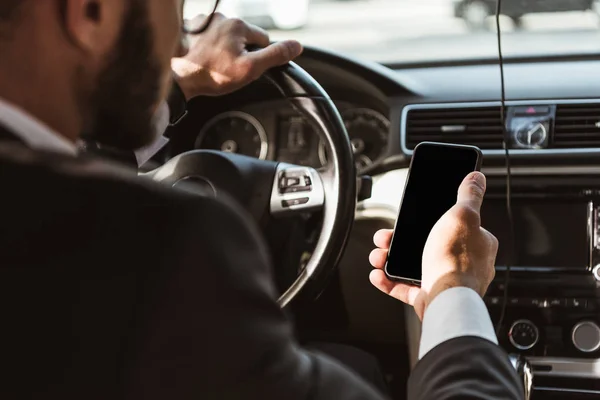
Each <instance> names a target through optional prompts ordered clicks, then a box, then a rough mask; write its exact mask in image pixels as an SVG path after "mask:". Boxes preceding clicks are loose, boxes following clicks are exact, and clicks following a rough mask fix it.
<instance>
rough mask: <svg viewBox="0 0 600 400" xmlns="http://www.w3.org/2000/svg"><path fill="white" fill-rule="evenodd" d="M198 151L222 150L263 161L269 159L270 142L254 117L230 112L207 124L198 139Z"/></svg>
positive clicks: (239, 112)
mask: <svg viewBox="0 0 600 400" xmlns="http://www.w3.org/2000/svg"><path fill="white" fill-rule="evenodd" d="M196 148H197V149H208V150H220V151H225V152H228V153H237V154H243V155H246V156H251V157H256V158H259V159H261V160H264V159H266V158H267V153H268V151H269V142H268V141H267V133H266V132H265V128H264V127H263V126H262V125H261V124H260V122H258V120H257V119H256V118H254V117H253V116H252V115H250V114H247V113H244V112H241V111H230V112H226V113H223V114H219V115H217V116H216V117H215V118H213V119H211V120H210V121H208V122H207V123H206V125H205V126H204V128H202V131H200V134H199V135H198V137H197V138H196Z"/></svg>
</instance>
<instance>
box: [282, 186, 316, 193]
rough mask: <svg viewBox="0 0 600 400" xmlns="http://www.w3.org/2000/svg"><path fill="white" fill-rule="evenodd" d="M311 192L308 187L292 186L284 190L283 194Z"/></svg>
mask: <svg viewBox="0 0 600 400" xmlns="http://www.w3.org/2000/svg"><path fill="white" fill-rule="evenodd" d="M311 190H312V189H311V187H310V186H292V187H287V188H284V189H283V193H298V192H310V191H311Z"/></svg>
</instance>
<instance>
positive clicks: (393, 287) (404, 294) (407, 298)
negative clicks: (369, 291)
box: [369, 269, 421, 306]
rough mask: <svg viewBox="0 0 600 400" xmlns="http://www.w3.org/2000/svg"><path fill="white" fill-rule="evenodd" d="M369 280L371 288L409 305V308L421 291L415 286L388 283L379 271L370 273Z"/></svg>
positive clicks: (375, 270) (383, 274)
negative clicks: (373, 287)
mask: <svg viewBox="0 0 600 400" xmlns="http://www.w3.org/2000/svg"><path fill="white" fill-rule="evenodd" d="M369 280H370V281H371V283H372V284H373V286H375V287H376V288H377V289H379V290H381V291H382V292H383V293H386V294H388V295H390V296H392V297H393V298H395V299H398V300H400V301H401V302H403V303H406V304H410V305H411V306H412V305H414V304H415V300H416V299H417V296H418V295H419V293H420V291H421V289H420V288H418V287H416V286H411V285H407V284H404V283H396V282H392V281H390V280H389V279H388V278H387V276H385V273H384V272H383V271H382V270H380V269H374V270H373V271H371V273H370V274H369Z"/></svg>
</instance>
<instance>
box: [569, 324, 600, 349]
mask: <svg viewBox="0 0 600 400" xmlns="http://www.w3.org/2000/svg"><path fill="white" fill-rule="evenodd" d="M585 325H587V326H591V327H592V328H595V329H596V332H597V334H598V341H597V343H596V345H595V346H594V347H592V348H591V349H589V350H587V349H582V348H581V347H579V345H578V344H577V343H576V342H575V332H576V331H577V330H578V329H579V328H581V327H582V326H585ZM571 341H572V342H573V346H575V348H576V349H577V350H579V351H581V352H583V353H593V352H594V351H596V350H598V349H600V327H599V326H598V325H597V324H596V323H595V322H592V321H581V322H579V323H578V324H577V325H575V326H574V327H573V330H572V331H571Z"/></svg>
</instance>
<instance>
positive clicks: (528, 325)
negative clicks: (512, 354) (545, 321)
mask: <svg viewBox="0 0 600 400" xmlns="http://www.w3.org/2000/svg"><path fill="white" fill-rule="evenodd" d="M539 339H540V332H539V331H538V328H537V326H535V324H534V323H533V322H531V321H529V320H528V319H520V320H518V321H515V322H513V324H512V326H511V327H510V329H509V331H508V340H510V343H512V345H513V346H515V348H517V349H519V350H529V349H530V348H532V347H533V346H535V344H536V343H537V342H538V340H539Z"/></svg>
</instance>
